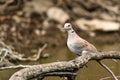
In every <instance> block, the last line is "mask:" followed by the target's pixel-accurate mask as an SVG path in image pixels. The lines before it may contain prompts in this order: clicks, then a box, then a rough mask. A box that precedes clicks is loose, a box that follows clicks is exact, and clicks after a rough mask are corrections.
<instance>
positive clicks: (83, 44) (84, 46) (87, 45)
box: [73, 40, 97, 52]
mask: <svg viewBox="0 0 120 80" xmlns="http://www.w3.org/2000/svg"><path fill="white" fill-rule="evenodd" d="M73 47H74V48H76V49H77V50H82V51H83V50H86V51H91V52H97V49H96V48H95V47H94V46H93V45H92V44H90V43H89V42H87V41H85V40H84V41H82V42H80V41H76V42H75V43H74V45H73Z"/></svg>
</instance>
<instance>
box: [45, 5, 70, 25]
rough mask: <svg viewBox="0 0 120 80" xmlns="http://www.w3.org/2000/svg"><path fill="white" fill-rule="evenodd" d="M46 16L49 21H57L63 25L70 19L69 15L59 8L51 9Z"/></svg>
mask: <svg viewBox="0 0 120 80" xmlns="http://www.w3.org/2000/svg"><path fill="white" fill-rule="evenodd" d="M47 15H48V17H49V18H50V19H53V20H55V21H58V22H59V23H65V21H67V20H68V19H69V18H70V17H69V15H68V14H67V13H66V12H65V11H63V10H62V9H60V8H57V7H51V8H49V9H48V11H47Z"/></svg>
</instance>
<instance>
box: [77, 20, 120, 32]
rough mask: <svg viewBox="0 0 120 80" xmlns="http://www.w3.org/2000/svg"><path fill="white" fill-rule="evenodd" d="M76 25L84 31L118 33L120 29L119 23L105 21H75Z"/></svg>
mask: <svg viewBox="0 0 120 80" xmlns="http://www.w3.org/2000/svg"><path fill="white" fill-rule="evenodd" d="M75 23H76V25H78V27H79V28H80V29H82V30H90V31H95V30H101V31H118V30H119V29H120V25H119V23H117V22H113V21H105V20H99V19H93V20H87V19H78V20H76V21H75Z"/></svg>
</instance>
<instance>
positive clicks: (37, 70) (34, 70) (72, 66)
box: [9, 51, 120, 80]
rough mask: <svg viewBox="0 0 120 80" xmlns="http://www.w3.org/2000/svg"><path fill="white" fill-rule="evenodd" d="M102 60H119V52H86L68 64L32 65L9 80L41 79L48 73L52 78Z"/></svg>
mask: <svg viewBox="0 0 120 80" xmlns="http://www.w3.org/2000/svg"><path fill="white" fill-rule="evenodd" d="M103 59H120V52H117V51H109V52H101V53H100V54H96V53H89V52H86V53H84V54H82V56H80V57H78V58H76V59H74V60H71V61H68V62H67V61H64V62H54V63H49V64H41V65H34V66H32V67H28V68H24V69H22V70H20V71H18V72H15V73H14V74H13V75H12V76H11V78H10V79H9V80H28V79H33V78H38V77H43V76H44V75H46V74H50V73H52V74H53V76H54V75H56V74H58V75H59V72H68V73H76V72H77V71H78V69H79V68H81V67H83V66H84V65H85V64H86V63H87V62H88V61H90V60H103Z"/></svg>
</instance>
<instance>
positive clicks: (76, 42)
mask: <svg viewBox="0 0 120 80" xmlns="http://www.w3.org/2000/svg"><path fill="white" fill-rule="evenodd" d="M64 30H66V31H67V33H68V37H67V46H68V48H69V50H70V51H71V52H73V53H75V54H76V55H78V56H81V55H82V53H84V51H87V52H91V53H92V52H93V53H99V51H98V50H97V49H96V47H95V46H94V45H93V44H91V43H89V42H88V41H86V40H85V39H83V38H81V37H80V36H79V35H78V34H77V33H76V32H75V31H74V29H73V28H72V24H71V23H65V24H64ZM96 61H97V62H98V63H99V64H100V65H101V66H102V67H103V68H105V69H106V70H107V71H108V72H109V73H110V74H111V75H112V77H113V78H114V79H115V80H118V79H117V77H116V76H115V75H114V73H112V71H111V70H110V69H109V68H108V67H107V66H106V65H105V64H103V63H102V62H101V61H100V60H96Z"/></svg>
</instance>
